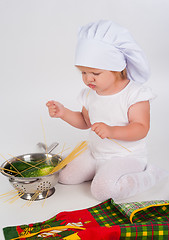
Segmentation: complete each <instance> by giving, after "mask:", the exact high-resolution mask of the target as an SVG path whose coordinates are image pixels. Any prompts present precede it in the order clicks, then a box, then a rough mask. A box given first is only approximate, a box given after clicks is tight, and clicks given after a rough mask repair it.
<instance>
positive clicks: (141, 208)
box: [3, 199, 169, 240]
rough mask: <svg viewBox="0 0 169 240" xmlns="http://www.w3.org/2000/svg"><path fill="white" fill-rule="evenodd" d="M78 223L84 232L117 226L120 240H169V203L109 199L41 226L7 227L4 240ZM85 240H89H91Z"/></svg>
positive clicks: (67, 233)
mask: <svg viewBox="0 0 169 240" xmlns="http://www.w3.org/2000/svg"><path fill="white" fill-rule="evenodd" d="M84 216H85V217H84ZM83 220H84V221H83ZM79 221H81V222H82V223H83V224H84V225H83V227H85V228H87V227H89V228H90V226H98V227H99V226H100V227H108V228H109V229H110V228H111V227H112V226H116V225H118V226H119V227H120V240H123V239H125V240H129V239H130V240H133V239H137V240H140V239H141V240H149V239H153V240H157V239H158V240H165V239H169V201H150V202H132V203H125V204H124V203H123V204H116V203H114V202H113V201H112V200H111V199H109V200H107V201H105V202H103V203H100V204H98V205H96V206H94V207H91V208H88V209H84V210H79V211H73V212H62V213H59V214H58V215H56V216H54V217H53V218H51V219H49V220H47V221H44V222H41V223H35V224H29V225H22V226H16V227H6V228H4V229H3V231H4V236H5V239H6V240H11V239H13V238H16V237H18V236H21V235H22V236H23V235H24V233H26V232H27V231H28V232H29V233H32V232H38V231H40V230H41V229H44V227H45V226H50V227H54V226H63V225H66V224H69V223H72V222H74V223H75V222H77V223H78V222H79ZM90 224H91V225H90ZM92 224H93V225H92ZM84 231H85V230H84ZM98 231H100V230H98ZM77 232H78V231H77V230H74V229H66V230H64V231H62V232H60V233H58V235H57V234H55V236H51V237H50V236H48V237H47V239H52V240H53V239H55V240H60V239H63V238H64V239H69V238H65V237H69V236H70V235H72V234H74V233H77ZM24 239H28V240H29V239H30V240H39V239H42V238H39V237H38V236H34V237H30V238H24ZM43 239H44V238H43ZM71 239H73V238H71ZM83 239H86V240H89V239H88V238H83ZM104 239H105V240H106V239H110V238H104ZM92 240H94V239H92ZM97 240H98V238H97Z"/></svg>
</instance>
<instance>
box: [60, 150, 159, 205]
mask: <svg viewBox="0 0 169 240" xmlns="http://www.w3.org/2000/svg"><path fill="white" fill-rule="evenodd" d="M145 169H146V163H144V162H143V161H141V160H139V159H136V158H133V157H131V158H130V157H112V158H111V159H106V160H98V159H97V160H96V159H95V158H94V157H93V156H92V154H91V152H90V150H89V149H87V150H86V151H85V152H84V153H82V154H81V155H79V157H77V158H75V159H74V160H73V161H72V162H71V163H69V164H68V165H67V166H66V167H65V168H64V169H63V170H62V171H61V172H60V174H59V182H60V183H62V184H79V183H82V182H85V181H90V180H92V183H91V192H92V194H93V196H94V197H95V198H96V199H98V200H100V201H104V200H106V199H109V198H113V199H114V200H119V199H124V198H127V197H131V196H133V195H135V194H136V193H138V192H140V191H144V190H146V189H148V188H149V187H151V186H153V185H154V183H155V175H157V174H156V170H157V169H156V168H154V167H152V166H150V167H148V168H147V169H146V170H145Z"/></svg>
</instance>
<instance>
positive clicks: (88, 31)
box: [75, 20, 149, 83]
mask: <svg viewBox="0 0 169 240" xmlns="http://www.w3.org/2000/svg"><path fill="white" fill-rule="evenodd" d="M75 65H76V66H85V67H91V68H97V69H104V70H109V71H117V72H121V71H122V70H124V69H125V68H126V70H127V77H128V78H129V79H130V80H134V81H136V82H140V83H144V82H146V81H147V80H148V77H149V66H148V63H147V60H146V57H145V55H144V53H143V51H142V49H141V48H140V47H139V46H138V44H137V43H136V42H135V40H134V39H133V37H132V36H131V35H130V33H129V32H128V30H127V29H125V28H123V27H121V26H119V25H118V24H116V23H114V22H112V21H108V20H100V21H98V22H95V23H89V24H87V25H86V26H83V27H81V28H80V30H79V33H78V42H77V46H76V53H75Z"/></svg>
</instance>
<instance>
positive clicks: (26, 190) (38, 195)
mask: <svg viewBox="0 0 169 240" xmlns="http://www.w3.org/2000/svg"><path fill="white" fill-rule="evenodd" d="M17 159H20V160H22V161H26V162H33V161H36V162H37V161H39V160H43V161H44V162H45V163H46V164H50V165H53V166H56V165H57V164H58V163H59V162H60V161H62V158H61V156H59V155H54V154H51V153H50V154H49V153H30V154H24V155H20V156H17V157H15V158H11V159H9V160H8V161H5V162H4V163H3V164H2V166H1V167H2V168H3V169H4V168H5V169H7V168H9V167H10V163H14V162H15V161H18V160H17ZM1 173H2V174H3V175H5V176H6V177H7V178H8V179H9V182H10V183H11V184H12V186H13V187H14V188H15V189H16V190H17V191H18V192H19V193H21V198H22V199H25V200H31V199H33V200H41V199H44V198H47V197H50V196H51V195H52V194H53V193H54V192H55V188H54V186H55V185H56V183H57V182H58V172H55V173H53V174H50V175H46V176H42V177H30V178H26V177H15V176H14V175H12V174H9V172H7V171H6V170H2V171H1Z"/></svg>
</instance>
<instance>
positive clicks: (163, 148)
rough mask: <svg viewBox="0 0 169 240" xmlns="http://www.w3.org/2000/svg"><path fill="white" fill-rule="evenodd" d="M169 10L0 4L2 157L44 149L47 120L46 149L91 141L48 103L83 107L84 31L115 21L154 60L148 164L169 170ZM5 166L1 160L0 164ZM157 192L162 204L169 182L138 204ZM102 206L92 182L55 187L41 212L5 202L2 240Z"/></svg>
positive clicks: (163, 4) (32, 0) (117, 4)
mask: <svg viewBox="0 0 169 240" xmlns="http://www.w3.org/2000/svg"><path fill="white" fill-rule="evenodd" d="M168 12H169V1H168V0H127V1H126V0H118V1H117V0H85V1H84V0H0V154H1V155H3V156H4V157H5V158H9V153H10V154H12V155H15V156H16V155H20V154H24V153H30V152H34V151H38V149H37V147H36V144H37V143H38V142H44V133H43V128H42V124H41V119H42V122H43V126H44V129H45V136H46V137H45V138H46V142H47V144H48V145H50V144H51V143H53V142H54V141H58V142H59V143H60V147H61V148H62V147H63V144H64V143H65V144H66V147H72V146H74V145H75V144H76V143H77V142H79V141H80V140H82V139H84V138H86V137H87V134H88V131H84V130H78V129H75V128H73V127H71V126H69V125H68V124H66V123H64V122H62V121H61V120H59V119H51V118H50V117H49V115H48V111H47V108H46V106H45V104H46V102H47V101H48V100H50V99H56V100H58V101H61V102H62V103H63V104H64V105H65V106H67V107H70V108H72V109H74V110H79V109H80V106H79V104H78V102H77V96H78V94H79V91H80V90H81V88H82V87H83V83H82V80H81V76H80V73H79V72H77V70H76V68H75V67H74V51H75V45H76V37H77V32H78V28H79V26H81V25H84V24H86V23H88V22H91V21H96V20H99V19H110V20H113V21H115V22H117V23H119V24H121V25H123V26H125V27H127V28H128V29H129V30H130V32H131V33H132V34H133V36H134V37H135V39H136V41H137V42H138V43H139V44H140V45H141V47H142V48H143V49H144V51H145V53H146V55H147V57H148V60H149V63H150V68H151V78H150V80H149V83H148V85H149V86H151V87H152V89H153V91H154V92H155V93H156V94H157V96H158V97H157V98H156V100H154V102H153V103H152V116H151V130H150V133H149V136H148V147H149V155H150V161H151V162H154V163H158V164H160V165H163V167H165V168H166V169H168V170H169V160H168V142H169V126H168V119H169V107H168V102H169V94H168V89H169V14H168ZM56 152H57V151H56ZM3 162H4V158H3V157H2V156H0V164H2V163H3ZM0 182H1V185H0V194H4V193H5V192H7V191H9V190H10V189H12V187H10V184H9V182H8V181H7V179H6V178H5V177H4V176H3V175H2V174H0ZM168 183H169V181H168ZM154 193H155V194H156V193H158V194H159V195H158V194H157V195H158V197H159V196H160V197H163V193H164V194H165V196H164V199H169V195H168V184H167V183H166V181H165V183H164V184H163V185H162V186H159V187H158V188H154V189H152V191H150V192H148V193H145V195H144V196H145V198H144V196H142V197H141V196H140V197H139V196H138V198H137V199H136V201H140V200H144V199H146V200H147V199H149V200H152V198H153V194H154ZM166 195H167V198H166ZM148 196H149V198H148ZM155 199H156V198H155ZM96 203H97V201H96V199H94V198H93V197H92V196H91V193H90V183H84V184H81V185H77V186H76V185H75V186H66V185H65V186H64V185H61V184H57V186H56V193H55V194H54V195H53V197H51V198H49V199H48V200H47V201H46V205H45V207H44V208H43V211H42V207H41V203H40V201H39V202H38V201H37V202H35V203H34V204H33V206H32V207H31V208H24V209H23V208H22V205H23V204H24V200H22V199H19V200H18V201H17V202H16V203H15V204H12V205H10V204H7V203H3V200H2V201H1V202H0V216H1V217H0V239H4V238H3V234H2V228H3V227H6V226H11V225H20V224H24V223H30V222H38V221H44V220H45V219H48V218H50V217H52V216H54V215H55V214H56V213H58V212H60V211H65V210H74V209H81V208H86V207H89V206H93V205H96Z"/></svg>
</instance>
